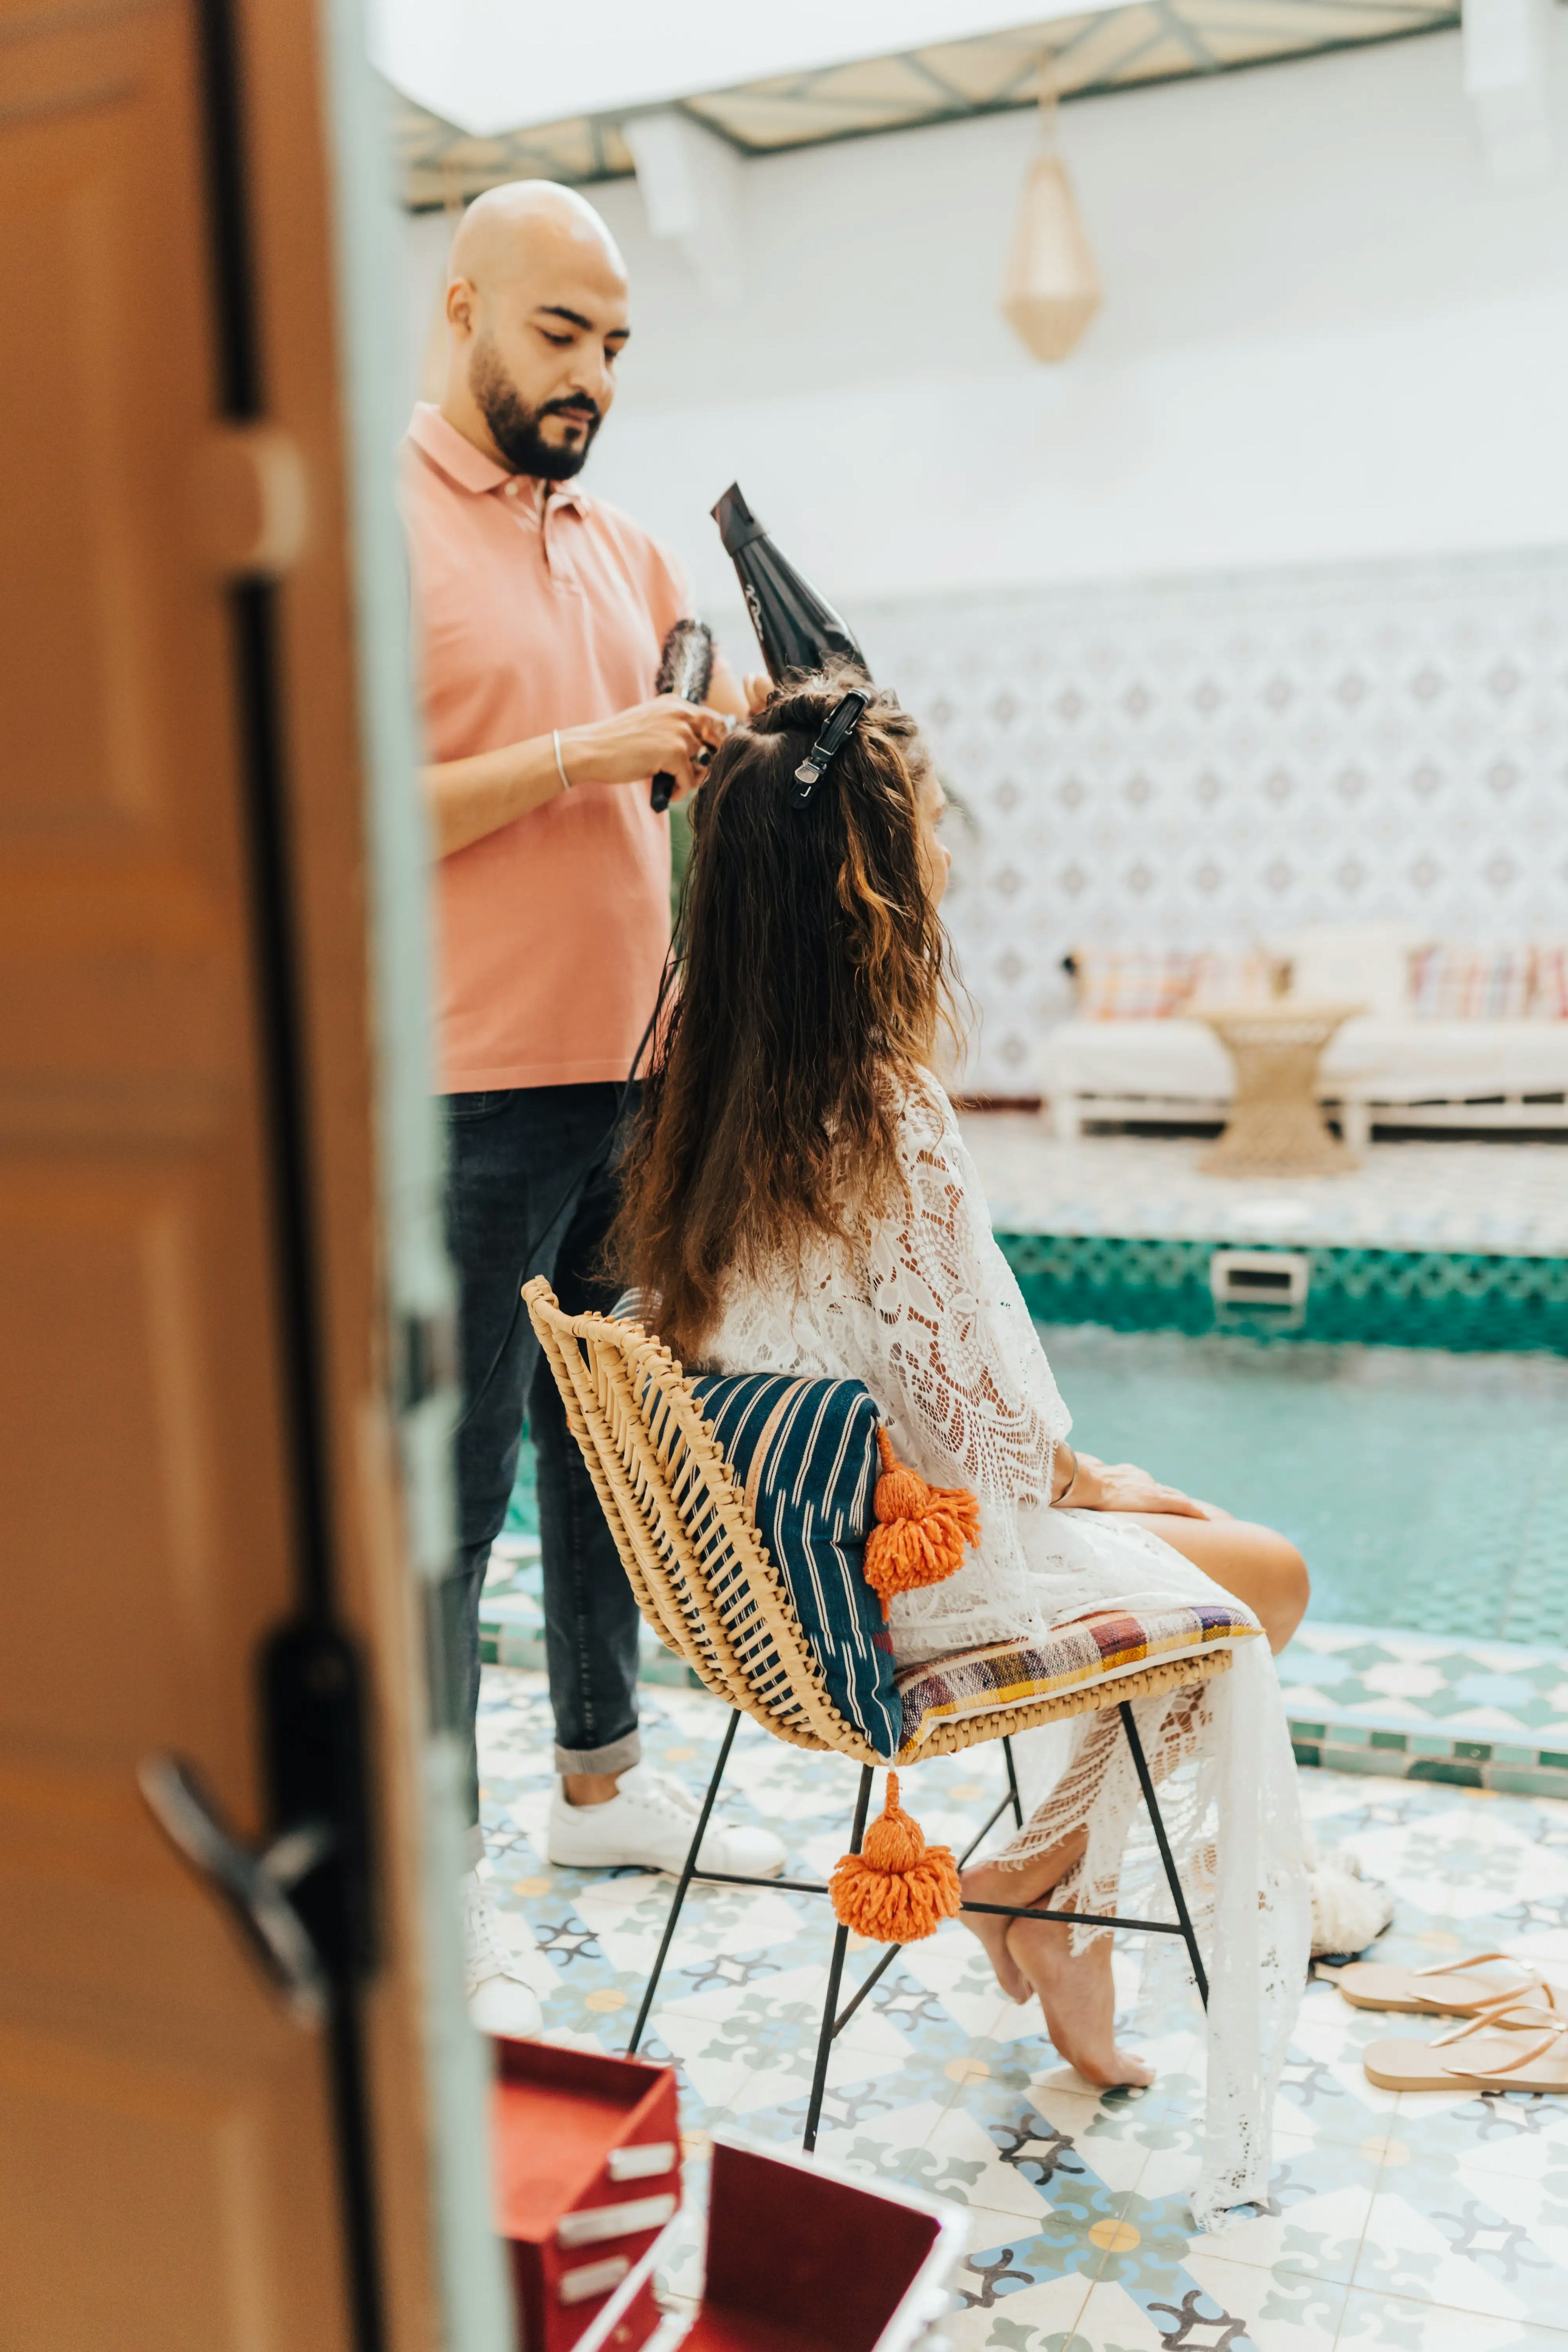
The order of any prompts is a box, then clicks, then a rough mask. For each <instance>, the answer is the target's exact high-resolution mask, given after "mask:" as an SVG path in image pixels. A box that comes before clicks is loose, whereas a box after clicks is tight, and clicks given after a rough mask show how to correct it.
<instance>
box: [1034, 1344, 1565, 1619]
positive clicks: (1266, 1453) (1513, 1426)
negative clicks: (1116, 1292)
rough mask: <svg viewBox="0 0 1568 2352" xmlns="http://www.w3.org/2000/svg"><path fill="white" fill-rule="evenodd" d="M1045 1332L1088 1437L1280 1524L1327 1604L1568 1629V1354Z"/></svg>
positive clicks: (1113, 1456) (1344, 1611)
mask: <svg viewBox="0 0 1568 2352" xmlns="http://www.w3.org/2000/svg"><path fill="white" fill-rule="evenodd" d="M1040 1331H1041V1338H1042V1339H1044V1341H1045V1345H1046V1350H1047V1354H1048V1356H1049V1357H1050V1360H1051V1367H1052V1370H1054V1371H1055V1373H1056V1377H1057V1383H1058V1387H1059V1388H1060V1390H1061V1391H1062V1394H1063V1396H1064V1397H1065V1398H1066V1400H1067V1402H1068V1408H1069V1409H1070V1411H1071V1412H1072V1415H1073V1423H1074V1435H1075V1436H1076V1437H1077V1438H1079V1440H1080V1441H1081V1443H1082V1444H1084V1445H1085V1446H1087V1447H1088V1449H1089V1452H1090V1453H1091V1454H1100V1455H1101V1456H1102V1457H1103V1458H1104V1459H1106V1460H1109V1461H1130V1462H1137V1463H1139V1464H1141V1465H1142V1467H1143V1468H1144V1469H1146V1470H1150V1471H1152V1472H1153V1473H1154V1475H1156V1476H1157V1477H1160V1478H1163V1479H1165V1480H1167V1481H1168V1482H1169V1483H1170V1484H1171V1485H1173V1486H1183V1487H1184V1488H1185V1489H1186V1490H1187V1492H1188V1493H1189V1494H1194V1495H1201V1496H1205V1498H1207V1499H1208V1500H1210V1501H1212V1502H1215V1503H1223V1504H1224V1505H1225V1507H1226V1509H1227V1510H1231V1511H1234V1512H1235V1513H1236V1514H1237V1517H1241V1518H1249V1519H1261V1520H1264V1521H1266V1522H1268V1524H1269V1525H1271V1526H1274V1527H1277V1528H1279V1529H1280V1530H1281V1531H1282V1532H1283V1533H1284V1534H1286V1535H1288V1536H1289V1538H1290V1539H1291V1541H1292V1542H1293V1543H1295V1544H1297V1545H1298V1546H1299V1547H1300V1549H1301V1551H1302V1552H1303V1554H1304V1555H1305V1557H1306V1559H1307V1561H1308V1563H1309V1565H1310V1569H1311V1571H1312V1591H1313V1599H1312V1613H1313V1615H1315V1616H1317V1617H1320V1618H1323V1619H1327V1620H1338V1621H1341V1622H1350V1623H1353V1624H1360V1625H1379V1626H1394V1627H1403V1628H1406V1629H1408V1630H1410V1631H1414V1632H1418V1633H1443V1634H1465V1635H1474V1636H1476V1637H1479V1638H1489V1639H1502V1640H1507V1641H1512V1642H1531V1643H1562V1642H1563V1641H1564V1640H1565V1639H1568V1362H1565V1361H1563V1360H1562V1359H1560V1358H1558V1357H1554V1356H1545V1355H1542V1356H1530V1355H1466V1356H1452V1355H1447V1354H1445V1353H1443V1352H1442V1351H1441V1350H1439V1349H1433V1348H1390V1347H1355V1346H1325V1345H1320V1344H1317V1343H1315V1342H1313V1341H1311V1340H1304V1341H1301V1342H1300V1343H1298V1344H1297V1345H1296V1346H1295V1347H1291V1348H1282V1347H1279V1346H1269V1345H1267V1344H1265V1343H1260V1342H1258V1341H1257V1340H1255V1339H1249V1338H1247V1337H1244V1336H1237V1335H1231V1334H1228V1333H1226V1334H1218V1333H1214V1334H1209V1335H1207V1336H1205V1337H1201V1338H1192V1337H1188V1336H1186V1335H1184V1334H1183V1333H1180V1332H1174V1331H1111V1330H1107V1329H1105V1328H1101V1327H1100V1326H1097V1325H1090V1324H1079V1325H1073V1326H1064V1325H1052V1324H1046V1325H1042V1326H1041V1327H1040Z"/></svg>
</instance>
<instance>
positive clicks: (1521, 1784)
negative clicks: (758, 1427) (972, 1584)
mask: <svg viewBox="0 0 1568 2352" xmlns="http://www.w3.org/2000/svg"><path fill="white" fill-rule="evenodd" d="M523 1576H524V1578H525V1579H526V1580H527V1581H528V1582H531V1581H532V1579H531V1578H529V1577H528V1571H527V1570H526V1569H525V1570H524V1571H523ZM1380 1638H1382V1639H1384V1641H1386V1642H1387V1643H1389V1644H1390V1645H1391V1647H1397V1646H1398V1645H1399V1644H1400V1643H1401V1642H1402V1640H1403V1639H1404V1638H1405V1637H1402V1636H1401V1635H1399V1634H1397V1633H1390V1634H1387V1635H1384V1636H1382V1637H1380ZM479 1641H480V1655H481V1657H482V1658H483V1660H484V1663H485V1664H487V1665H492V1666H495V1665H500V1666H522V1667H527V1668H529V1669H531V1670H532V1671H533V1672H536V1673H542V1671H543V1668H544V1623H543V1616H542V1611H541V1608H540V1604H539V1601H538V1599H537V1597H536V1595H535V1593H534V1592H532V1591H529V1590H527V1589H526V1587H525V1586H522V1585H521V1580H520V1587H514V1588H513V1589H512V1590H511V1591H502V1592H499V1593H494V1594H491V1593H487V1594H486V1596H485V1599H484V1601H482V1602H481V1604H480V1610H479ZM640 1679H641V1680H642V1681H643V1682H645V1683H650V1684H653V1685H665V1686H666V1687H668V1686H671V1685H673V1686H675V1687H677V1688H680V1689H698V1688H700V1686H701V1685H700V1683H699V1681H698V1677H697V1676H696V1675H694V1674H693V1673H692V1671H691V1669H690V1667H689V1666H687V1665H685V1664H682V1662H681V1661H680V1659H679V1658H678V1657H676V1656H674V1655H673V1654H671V1653H670V1652H669V1651H668V1650H667V1649H665V1648H664V1647H663V1645H662V1643H659V1642H658V1640H657V1638H656V1637H655V1635H654V1633H652V1631H651V1630H650V1629H649V1628H648V1627H647V1626H645V1627H644V1628H643V1637H642V1663H641V1669H640ZM1286 1706H1287V1709H1288V1720H1289V1727H1290V1744H1291V1747H1292V1748H1293V1749H1294V1751H1295V1757H1296V1761H1297V1763H1298V1764H1305V1765H1314V1766H1320V1767H1321V1768H1322V1769H1325V1770H1327V1771H1331V1772H1362V1773H1366V1774H1369V1775H1371V1776H1373V1777H1375V1778H1377V1779H1379V1780H1437V1781H1446V1782H1447V1783H1448V1784H1449V1785H1450V1786H1452V1787H1456V1788H1462V1789H1479V1790H1492V1791H1494V1792H1505V1791H1506V1792H1507V1793H1508V1794H1509V1795H1510V1796H1521V1797H1563V1798H1568V1748H1548V1747H1542V1746H1535V1745H1531V1743H1530V1742H1529V1740H1528V1738H1521V1739H1512V1740H1491V1739H1462V1738H1458V1736H1455V1735H1450V1734H1447V1733H1445V1732H1442V1731H1438V1730H1427V1729H1422V1730H1413V1729H1412V1728H1411V1727H1409V1726H1408V1724H1405V1725H1394V1724H1392V1723H1390V1724H1387V1725H1379V1724H1377V1723H1375V1722H1372V1721H1367V1720H1365V1719H1363V1717H1364V1713H1365V1711H1364V1709H1363V1711H1362V1717H1358V1719H1357V1720H1355V1721H1350V1720H1348V1719H1346V1718H1344V1717H1333V1716H1331V1715H1328V1714H1323V1713H1319V1714H1318V1715H1316V1716H1313V1717H1309V1716H1307V1715H1305V1714H1304V1713H1300V1712H1297V1711H1294V1710H1290V1708H1289V1685H1287V1686H1286Z"/></svg>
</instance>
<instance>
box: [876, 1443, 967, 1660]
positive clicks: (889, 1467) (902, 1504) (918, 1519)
mask: <svg viewBox="0 0 1568 2352" xmlns="http://www.w3.org/2000/svg"><path fill="white" fill-rule="evenodd" d="M877 1444H878V1446H879V1450H880V1452H881V1456H882V1475H881V1476H880V1477H879V1479H878V1481H877V1496H876V1505H875V1508H876V1513H877V1519H878V1525H877V1526H876V1527H874V1528H872V1530H871V1532H870V1534H869V1535H868V1537H867V1538H866V1581H867V1583H868V1585H869V1586H870V1588H871V1590H872V1591H873V1592H874V1593H876V1594H877V1596H878V1598H879V1600H880V1601H881V1603H882V1614H883V1616H884V1617H885V1616H886V1615H887V1613H888V1603H889V1601H890V1600H891V1598H892V1596H893V1594H894V1593H895V1592H914V1591H918V1590H919V1588H920V1587H921V1585H922V1584H941V1583H942V1582H943V1581H944V1580H945V1579H946V1578H948V1577H950V1576H952V1574H954V1572H955V1571H956V1570H959V1569H961V1568H962V1567H963V1547H964V1545H965V1544H975V1543H978V1542H979V1541H980V1506H979V1504H978V1503H977V1502H976V1501H975V1499H974V1497H973V1495H970V1494H966V1493H965V1491H964V1489H963V1487H962V1486H927V1485H926V1482H925V1480H924V1479H923V1478H922V1477H921V1475H920V1473H919V1471H917V1470H906V1469H905V1468H904V1466H903V1465H902V1464H901V1463H900V1462H899V1461H897V1460H895V1458H894V1454H893V1447H892V1441H891V1439H890V1438H889V1435H888V1433H887V1431H886V1430H885V1429H880V1428H879V1430H878V1432H877Z"/></svg>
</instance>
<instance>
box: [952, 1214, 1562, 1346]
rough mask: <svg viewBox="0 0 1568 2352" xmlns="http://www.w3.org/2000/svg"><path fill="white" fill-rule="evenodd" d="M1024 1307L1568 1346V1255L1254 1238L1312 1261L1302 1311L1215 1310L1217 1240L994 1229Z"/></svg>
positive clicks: (1145, 1321)
mask: <svg viewBox="0 0 1568 2352" xmlns="http://www.w3.org/2000/svg"><path fill="white" fill-rule="evenodd" d="M996 1238H997V1240H998V1242H999V1243H1000V1244H1001V1247H1002V1250H1003V1254H1004V1255H1005V1257H1006V1259H1007V1262H1008V1264H1009V1265H1011V1266H1012V1268H1013V1271H1014V1273H1015V1274H1016V1276H1017V1277H1018V1284H1019V1287H1020V1289H1021V1290H1022V1291H1023V1294H1024V1297H1025V1300H1026V1304H1027V1306H1028V1308H1029V1312H1030V1314H1031V1315H1033V1316H1034V1317H1035V1318H1037V1320H1039V1321H1041V1322H1046V1323H1102V1324H1106V1325H1108V1326H1109V1327H1110V1328H1111V1329H1113V1330H1118V1331H1186V1332H1190V1333H1194V1334H1197V1333H1203V1332H1208V1331H1213V1330H1215V1329H1230V1330H1242V1329H1245V1330H1247V1331H1248V1332H1251V1333H1253V1334H1254V1335H1256V1336H1258V1337H1260V1338H1268V1339H1278V1340H1279V1341H1280V1342H1282V1343H1287V1344H1288V1343H1289V1342H1291V1341H1295V1340H1300V1339H1318V1340H1324V1339H1326V1340H1352V1341H1359V1342H1360V1343H1362V1344H1363V1345H1369V1346H1389V1347H1402V1348H1442V1349H1447V1350H1449V1351H1450V1352H1454V1353H1458V1354H1467V1355H1468V1354H1474V1353H1476V1352H1478V1351H1492V1350H1498V1351H1504V1352H1507V1351H1512V1350H1516V1349H1521V1350H1522V1349H1545V1350H1548V1351H1550V1352H1551V1353H1552V1354H1555V1355H1568V1258H1560V1257H1526V1256H1508V1255H1489V1254H1487V1253H1485V1252H1481V1251H1458V1250H1394V1249H1367V1248H1329V1247H1317V1246H1314V1247H1310V1248H1307V1249H1305V1250H1293V1249H1289V1248H1287V1246H1286V1245H1285V1244H1269V1243H1267V1242H1263V1243H1251V1242H1249V1243H1248V1244H1247V1247H1248V1248H1249V1249H1252V1248H1259V1249H1263V1250H1266V1251H1273V1250H1278V1251H1279V1252H1280V1253H1281V1254H1283V1255H1296V1256H1305V1257H1307V1258H1308V1259H1309V1261H1310V1275H1309V1287H1308V1294H1307V1302H1306V1307H1305V1311H1304V1313H1302V1314H1301V1315H1300V1316H1299V1317H1294V1318H1292V1317H1289V1316H1285V1315H1281V1314H1279V1312H1278V1310H1270V1309H1258V1308H1242V1309H1238V1308H1235V1307H1231V1308H1227V1309H1226V1310H1224V1311H1223V1312H1220V1311H1217V1310H1216V1308H1215V1302H1214V1297H1213V1295H1212V1293H1211V1291H1210V1289H1209V1260H1210V1259H1211V1257H1212V1256H1213V1255H1214V1253H1215V1250H1216V1249H1219V1248H1225V1247H1227V1246H1232V1244H1226V1243H1222V1242H1217V1241H1189V1240H1182V1241H1162V1240H1155V1239H1150V1238H1147V1237H1131V1238H1130V1237H1123V1236H1118V1235H1111V1234H1022V1233H999V1234H997V1236H996Z"/></svg>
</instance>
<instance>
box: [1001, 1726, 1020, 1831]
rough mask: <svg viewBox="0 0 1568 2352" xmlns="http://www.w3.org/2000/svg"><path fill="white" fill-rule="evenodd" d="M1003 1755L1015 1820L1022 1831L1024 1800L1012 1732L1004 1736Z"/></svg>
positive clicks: (1008, 1792)
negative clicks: (1019, 1791)
mask: <svg viewBox="0 0 1568 2352" xmlns="http://www.w3.org/2000/svg"><path fill="white" fill-rule="evenodd" d="M1002 1755H1003V1759H1004V1761H1005V1764H1006V1767H1007V1794H1008V1796H1009V1797H1010V1798H1011V1800H1012V1803H1013V1819H1014V1820H1015V1822H1016V1823H1017V1825H1018V1827H1019V1828H1020V1829H1022V1828H1023V1826H1024V1800H1023V1798H1022V1797H1021V1796H1020V1795H1019V1794H1018V1769H1017V1767H1016V1764H1015V1763H1014V1761H1013V1738H1012V1734H1011V1733H1010V1732H1004V1733H1003V1735H1002Z"/></svg>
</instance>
